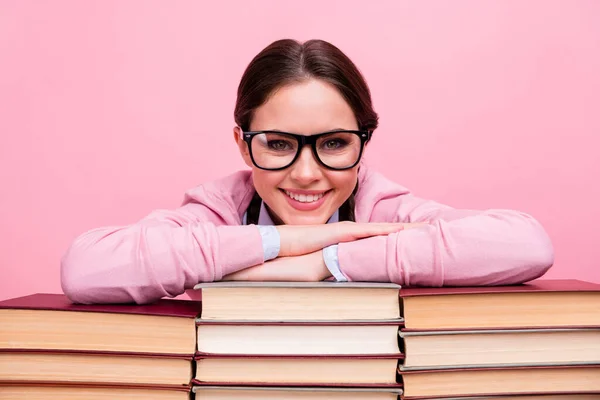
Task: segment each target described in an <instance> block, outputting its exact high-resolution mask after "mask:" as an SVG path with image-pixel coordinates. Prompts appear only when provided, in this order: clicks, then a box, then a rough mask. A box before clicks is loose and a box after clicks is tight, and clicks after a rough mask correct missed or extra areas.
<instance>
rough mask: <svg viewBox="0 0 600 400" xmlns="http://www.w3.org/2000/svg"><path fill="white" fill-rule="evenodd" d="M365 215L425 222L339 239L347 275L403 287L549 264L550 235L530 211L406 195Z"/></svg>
mask: <svg viewBox="0 0 600 400" xmlns="http://www.w3.org/2000/svg"><path fill="white" fill-rule="evenodd" d="M371 216H372V217H373V218H376V219H378V220H388V221H393V222H427V223H429V225H428V226H424V227H421V228H414V229H408V230H405V231H401V232H398V233H394V234H391V235H388V236H380V237H372V238H367V239H363V240H359V241H356V242H350V243H341V244H340V245H339V248H338V257H339V261H340V267H341V269H342V272H343V273H344V275H346V276H347V277H348V279H349V280H353V281H383V282H395V283H398V284H401V285H404V286H479V285H508V284H516V283H522V282H526V281H529V280H532V279H535V278H538V277H540V276H541V275H543V274H544V273H545V272H546V271H547V270H548V269H549V268H550V267H551V266H552V264H553V262H554V252H553V248H552V244H551V241H550V238H549V237H548V235H547V234H546V232H545V231H544V229H543V228H542V226H541V225H540V223H539V222H538V221H536V220H535V219H534V218H533V217H531V216H530V215H528V214H525V213H522V212H518V211H512V210H486V211H475V210H458V209H454V208H451V207H449V206H446V205H442V204H439V203H436V202H434V201H429V200H423V199H420V198H417V197H415V196H413V195H412V194H399V195H397V196H395V198H387V199H384V200H383V201H380V202H379V203H378V204H376V205H375V207H374V208H373V210H372V213H371Z"/></svg>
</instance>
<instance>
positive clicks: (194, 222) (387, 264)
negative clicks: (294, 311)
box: [61, 165, 554, 303]
mask: <svg viewBox="0 0 600 400" xmlns="http://www.w3.org/2000/svg"><path fill="white" fill-rule="evenodd" d="M358 180H359V190H358V192H357V193H356V209H355V218H356V221H357V222H429V223H430V225H429V226H426V227H424V228H418V229H409V230H405V231H401V232H398V233H394V234H391V235H388V236H378V237H371V238H367V239H362V240H358V241H355V242H350V243H341V244H340V245H339V248H338V256H339V262H340V268H341V270H342V272H343V273H344V275H346V277H347V278H348V280H349V281H375V282H395V283H398V284H400V285H403V286H409V285H410V286H442V285H445V286H470V285H499V284H514V283H521V282H525V281H528V280H531V279H535V278H537V277H539V276H541V275H543V274H544V273H545V272H546V271H547V270H548V269H549V268H550V267H551V266H552V263H553V261H554V253H553V248H552V244H551V242H550V239H549V237H548V235H547V234H546V232H545V231H544V229H543V228H542V226H541V225H540V224H539V223H538V222H537V221H536V220H535V219H534V218H532V217H531V216H529V215H527V214H524V213H521V212H517V211H510V210H487V211H474V210H457V209H453V208H451V207H449V206H445V205H442V204H439V203H436V202H434V201H430V200H423V199H420V198H417V197H415V196H413V195H412V194H411V193H410V192H409V191H408V190H407V189H405V188H404V187H402V186H400V185H398V184H396V183H394V182H391V181H389V180H388V179H386V178H385V177H383V176H382V175H380V174H378V173H376V172H374V171H371V170H369V168H368V167H367V166H365V165H362V166H361V168H360V170H359V174H358ZM253 194H254V186H253V184H252V174H251V172H250V171H240V172H237V173H235V174H232V175H230V176H228V177H225V178H223V179H220V180H217V181H213V182H209V183H205V184H202V185H200V186H198V187H196V188H194V189H192V190H190V191H188V192H187V193H186V195H185V198H184V202H183V205H182V206H181V207H180V208H178V209H176V210H158V211H155V212H153V213H151V214H150V215H149V216H147V217H146V218H144V219H142V220H141V221H139V222H138V223H136V224H133V225H129V226H121V227H106V228H100V229H94V230H91V231H89V232H87V233H85V234H83V235H81V236H80V237H78V238H77V239H76V240H75V241H74V242H73V244H72V245H71V247H70V248H69V250H68V251H67V253H66V254H65V256H64V258H63V260H62V271H61V281H62V288H63V291H64V292H65V294H66V295H67V296H68V297H69V298H70V299H71V300H72V301H74V302H79V303H118V302H132V301H133V302H136V303H148V302H152V301H155V300H157V299H159V298H161V297H163V296H177V295H180V294H182V293H184V292H185V291H186V289H190V288H192V287H193V286H194V285H195V284H197V283H198V282H210V281H218V280H220V279H221V278H222V277H223V276H225V275H227V274H230V273H233V272H235V271H238V270H241V269H244V268H248V267H251V266H254V265H257V264H261V263H263V262H264V260H263V248H262V240H261V236H260V233H259V230H258V228H257V227H256V226H254V225H247V226H244V225H241V224H242V218H243V215H244V213H245V212H246V209H247V208H248V205H249V203H250V200H251V199H252V196H253ZM189 294H190V295H191V296H192V297H194V293H193V291H190V292H189Z"/></svg>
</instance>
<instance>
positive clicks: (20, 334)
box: [0, 294, 201, 400]
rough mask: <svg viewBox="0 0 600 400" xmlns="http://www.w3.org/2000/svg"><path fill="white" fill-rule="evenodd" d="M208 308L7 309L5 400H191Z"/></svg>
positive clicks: (3, 318) (24, 303) (2, 325)
mask: <svg viewBox="0 0 600 400" xmlns="http://www.w3.org/2000/svg"><path fill="white" fill-rule="evenodd" d="M200 309H201V308H200V302H194V301H185V300H160V301H158V302H156V303H154V304H152V305H143V306H141V305H110V306H109V305H74V304H71V303H70V302H69V301H68V299H67V298H66V297H65V296H64V295H58V294H36V295H31V296H25V297H20V298H16V299H11V300H6V301H3V302H0V399H3V400H4V399H6V400H8V399H11V400H13V399H14V400H16V399H45V400H48V399H57V400H58V399H61V400H62V399H73V400H75V399H111V400H112V399H134V398H136V399H137V398H139V399H141V398H145V399H160V400H184V399H189V396H190V392H191V383H190V381H191V378H192V374H193V356H194V353H195V348H196V341H195V333H196V328H195V319H196V317H197V316H198V315H199V314H200Z"/></svg>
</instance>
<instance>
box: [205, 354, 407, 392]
mask: <svg viewBox="0 0 600 400" xmlns="http://www.w3.org/2000/svg"><path fill="white" fill-rule="evenodd" d="M397 367H398V358H397V357H395V356H347V357H342V356H338V357H327V356H286V357H283V356H249V355H240V356H225V355H220V356H205V355H199V356H197V357H196V376H195V379H194V382H195V383H203V384H218V385H225V384H227V385H232V384H238V385H246V384H265V385H280V386H281V385H283V386H312V385H342V386H343V385H347V386H361V385H392V386H395V385H397V384H396V369H397Z"/></svg>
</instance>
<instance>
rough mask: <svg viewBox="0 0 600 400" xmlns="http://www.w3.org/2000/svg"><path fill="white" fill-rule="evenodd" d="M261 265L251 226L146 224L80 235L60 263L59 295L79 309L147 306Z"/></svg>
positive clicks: (259, 248) (256, 237)
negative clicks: (90, 305)
mask: <svg viewBox="0 0 600 400" xmlns="http://www.w3.org/2000/svg"><path fill="white" fill-rule="evenodd" d="M262 262H263V254H262V246H261V237H260V235H259V232H258V229H257V228H256V227H255V226H215V225H213V224H211V223H193V224H187V225H185V226H174V225H170V224H165V223H159V222H154V221H146V222H142V223H138V224H135V225H131V226H127V227H119V228H103V229H96V230H93V231H90V232H88V233H86V234H83V235H81V236H80V237H79V238H77V239H76V240H75V241H74V243H73V244H72V245H71V247H70V249H69V250H68V252H67V253H66V254H65V256H64V257H63V259H62V264H61V266H62V270H61V281H62V287H63V291H64V292H65V294H67V296H68V297H69V298H70V299H71V300H72V301H74V302H78V303H124V302H136V303H148V302H152V301H155V300H157V299H159V298H161V297H164V296H169V297H172V296H177V295H179V294H181V293H183V292H184V291H185V290H186V289H189V288H191V287H193V286H194V285H195V284H197V283H198V282H210V281H213V280H220V279H221V278H222V276H223V275H227V274H229V273H232V272H235V271H237V270H240V269H243V268H247V267H249V266H251V265H256V264H260V263H262Z"/></svg>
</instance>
